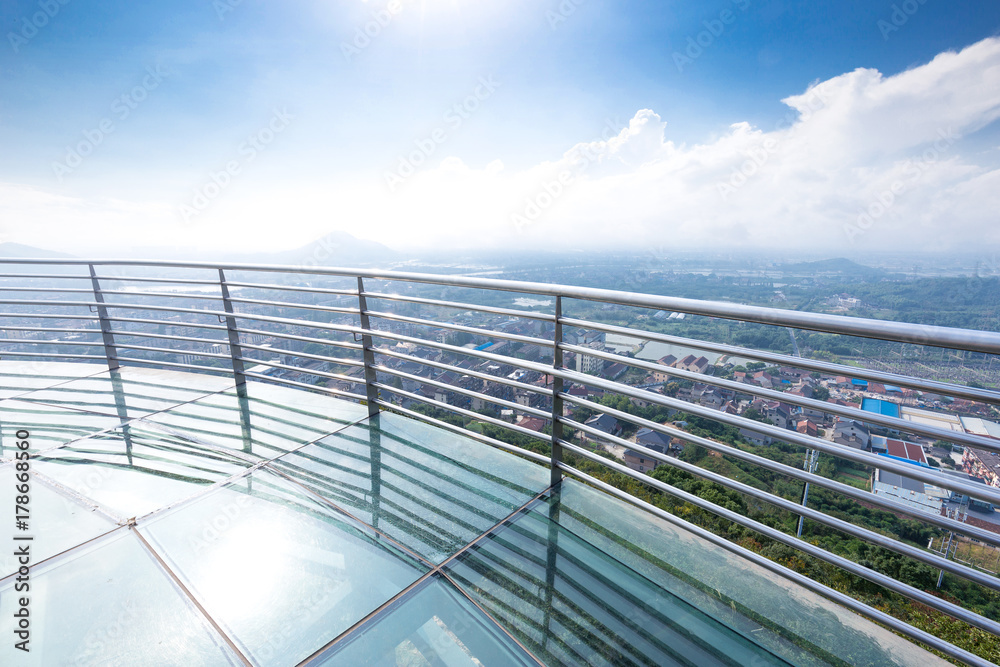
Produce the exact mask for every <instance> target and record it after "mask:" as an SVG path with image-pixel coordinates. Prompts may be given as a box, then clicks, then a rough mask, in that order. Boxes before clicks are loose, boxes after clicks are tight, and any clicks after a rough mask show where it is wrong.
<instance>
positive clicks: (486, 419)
mask: <svg viewBox="0 0 1000 667" xmlns="http://www.w3.org/2000/svg"><path fill="white" fill-rule="evenodd" d="M374 386H375V388H376V389H383V390H385V391H388V392H390V393H392V394H396V395H398V396H405V397H407V398H411V399H413V400H415V401H420V402H421V403H426V404H428V405H433V406H435V407H438V408H441V409H443V410H445V411H447V412H454V413H456V414H460V415H463V416H465V417H469V418H471V419H475V420H477V421H484V422H488V423H490V424H493V425H495V426H500V427H502V428H505V429H507V430H509V431H514V432H515V433H520V434H521V435H527V436H529V437H532V438H537V439H538V440H544V441H546V442H548V441H550V440H551V436H548V435H545V434H544V433H539V432H538V431H532V430H531V429H529V428H524V427H523V426H517V425H516V424H508V423H507V422H505V421H501V420H499V419H494V418H493V417H490V416H488V415H483V414H479V413H478V412H473V411H472V410H466V409H465V408H460V407H457V406H455V405H448V404H447V403H441V402H440V401H435V400H434V399H433V398H427V397H426V396H421V395H420V394H413V393H410V392H408V391H403V390H402V389H396V388H395V387H392V386H390V385H387V384H382V383H381V382H376V383H375V385H374Z"/></svg>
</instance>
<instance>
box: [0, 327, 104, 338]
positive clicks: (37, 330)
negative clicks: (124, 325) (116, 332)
mask: <svg viewBox="0 0 1000 667" xmlns="http://www.w3.org/2000/svg"><path fill="white" fill-rule="evenodd" d="M0 328H2V329H3V330H4V331H33V332H35V333H80V334H92V333H97V334H99V333H101V330H100V329H66V328H60V327H9V326H3V327H0ZM2 340H3V339H0V341H2Z"/></svg>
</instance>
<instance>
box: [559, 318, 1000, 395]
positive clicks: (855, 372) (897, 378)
mask: <svg viewBox="0 0 1000 667" xmlns="http://www.w3.org/2000/svg"><path fill="white" fill-rule="evenodd" d="M560 322H562V323H563V324H564V325H565V326H574V327H579V328H583V329H593V330H596V331H603V332H605V333H613V334H620V335H623V336H629V337H631V338H644V339H646V340H651V341H657V342H660V343H668V344H670V345H677V346H678V347H690V348H693V349H697V350H706V351H708V352H718V353H720V354H723V355H729V356H734V357H746V358H748V359H756V360H758V361H764V362H768V363H771V364H775V365H778V366H791V367H793V368H803V369H806V370H810V371H816V372H818V373H826V374H827V375H834V376H837V375H842V376H845V377H851V378H858V379H863V380H870V381H872V382H879V383H884V384H891V385H898V386H900V387H906V388H907V389H916V390H918V391H926V392H929V393H934V394H945V395H948V396H955V397H957V398H966V399H969V400H971V401H980V402H983V403H991V404H997V405H1000V392H997V391H991V390H989V389H980V388H978V387H966V386H964V385H957V384H951V383H948V382H939V381H937V380H925V379H923V378H917V377H911V376H908V375H898V374H896V373H885V372H882V371H877V370H871V369H868V368H863V367H860V366H845V365H843V364H835V363H833V362H829V361H820V360H818V359H807V358H805V357H793V356H790V355H787V354H780V353H777V352H767V351H764V350H754V349H752V348H747V347H739V346H736V345H727V344H725V343H712V342H708V341H701V340H697V339H693V338H682V337H680V336H671V335H668V334H662V333H657V332H655V331H642V330H640V329H632V328H629V327H621V326H615V325H612V324H603V323H600V322H591V321H588V320H577V319H572V318H568V317H564V318H562V319H560Z"/></svg>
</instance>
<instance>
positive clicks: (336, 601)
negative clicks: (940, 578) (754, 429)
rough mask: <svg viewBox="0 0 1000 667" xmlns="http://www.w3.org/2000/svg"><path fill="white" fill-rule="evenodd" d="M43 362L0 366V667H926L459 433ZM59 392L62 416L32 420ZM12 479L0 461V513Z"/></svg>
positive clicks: (278, 393)
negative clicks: (26, 540)
mask: <svg viewBox="0 0 1000 667" xmlns="http://www.w3.org/2000/svg"><path fill="white" fill-rule="evenodd" d="M67 366H74V365H67V364H45V363H31V364H27V365H26V364H21V363H19V362H16V363H8V362H0V388H3V387H6V388H7V389H8V390H9V391H15V389H14V388H15V387H16V388H18V389H17V390H18V391H20V396H21V398H16V399H7V400H4V399H2V398H0V436H2V440H0V457H3V456H6V457H7V458H8V459H9V458H10V457H12V456H13V453H14V451H15V450H14V449H13V443H14V438H15V437H16V431H17V430H18V429H20V428H25V427H28V428H29V429H30V430H31V438H30V440H31V443H32V444H31V449H30V450H29V451H30V452H31V454H32V456H31V459H30V464H31V471H32V472H31V475H32V476H31V492H30V495H31V503H32V505H31V507H32V510H31V512H32V514H31V519H30V522H29V523H30V530H29V531H25V533H26V535H27V536H31V537H32V538H33V541H32V548H33V550H32V563H31V567H30V574H31V578H32V579H31V581H32V586H33V588H32V596H31V600H32V605H33V607H32V614H33V615H32V619H33V620H32V624H33V625H32V627H33V633H32V642H33V648H34V647H37V651H38V652H37V653H36V652H32V654H30V655H29V656H28V658H27V659H22V658H23V656H22V655H20V653H18V654H17V655H12V654H10V651H11V650H12V644H13V643H12V642H5V643H4V644H2V645H0V664H3V665H6V664H12V665H14V664H16V665H21V664H28V665H35V664H38V665H57V664H94V665H97V664H100V665H133V664H143V665H147V664H148V665H160V664H162V665H179V664H183V665H200V664H206V665H217V664H228V663H243V662H249V663H250V664H253V665H266V666H268V667H270V666H274V667H278V666H285V665H288V666H292V665H297V664H299V663H300V662H301V661H303V660H309V659H310V657H311V656H316V658H315V659H314V660H312V661H311V663H310V664H331V665H333V664H348V665H355V664H392V665H400V666H410V665H422V664H429V665H435V666H437V665H466V664H472V665H486V664H518V663H521V662H522V661H525V660H527V661H528V663H527V664H531V663H530V660H531V659H532V657H534V658H537V659H538V660H540V661H541V662H543V663H545V664H552V665H558V664H593V665H627V664H638V665H670V664H696V665H710V664H749V665H760V666H762V665H769V664H779V665H780V664H794V665H825V664H836V665H843V664H878V665H922V666H923V665H935V664H943V663H941V661H939V660H938V659H937V658H936V657H934V656H933V655H932V654H930V653H928V652H926V651H924V650H923V649H922V648H920V647H919V646H917V645H915V644H912V643H910V642H908V641H907V640H905V639H903V638H901V637H898V636H896V635H894V634H892V633H890V632H888V631H886V630H883V629H882V628H880V627H879V626H876V625H875V624H873V623H871V622H869V621H867V620H866V619H864V618H862V617H861V616H859V615H857V614H855V613H853V612H851V611H849V610H847V609H845V608H843V607H840V606H839V605H837V604H834V603H832V602H830V601H828V600H826V599H825V598H822V597H820V596H818V595H816V594H814V593H812V592H810V591H807V590H805V589H803V588H802V587H801V586H799V585H797V584H795V583H792V582H791V581H790V580H787V579H785V578H783V577H781V576H779V575H777V574H775V573H772V572H770V571H768V570H765V569H763V568H761V567H759V566H757V565H754V564H753V563H751V562H749V561H746V560H744V559H743V558H741V557H740V556H738V555H736V554H734V553H732V552H729V551H726V550H724V549H721V548H719V547H716V546H714V545H712V544H710V543H708V542H706V541H704V540H703V539H701V538H699V537H697V536H696V535H695V534H693V533H691V532H690V531H688V530H686V529H684V528H683V527H679V526H676V525H674V524H672V523H669V522H666V521H663V520H661V519H658V518H656V517H654V516H652V515H650V514H648V513H646V512H644V511H642V510H640V509H638V508H636V507H634V506H632V505H629V504H627V503H624V502H622V501H620V500H618V499H615V498H613V497H611V496H608V495H606V494H604V493H602V492H600V491H597V490H594V489H592V488H590V487H587V486H586V485H584V484H582V483H579V482H576V481H573V480H569V479H568V480H565V481H564V482H563V483H562V484H561V485H560V486H559V487H558V488H557V489H556V490H555V491H553V490H552V489H549V488H547V485H548V478H549V473H548V468H547V467H545V466H539V465H536V464H534V463H531V462H529V461H525V460H522V459H519V458H518V457H516V456H514V455H512V454H510V453H507V452H503V451H501V450H497V449H494V448H492V447H490V446H488V445H486V444H483V443H481V442H478V441H476V440H473V439H469V438H465V437H461V436H458V435H455V434H453V433H451V432H448V431H444V430H440V429H437V428H435V427H433V426H430V425H427V424H425V423H422V422H419V421H415V420H411V419H409V418H406V417H402V416H400V415H395V414H391V413H383V414H382V415H380V416H379V417H377V418H374V419H372V420H368V419H367V408H366V407H365V406H362V405H359V404H357V403H352V402H348V401H344V400H340V399H335V398H331V397H329V396H325V395H320V394H317V393H312V392H305V391H302V390H297V389H290V388H285V387H277V386H273V385H270V384H267V383H264V382H255V381H252V382H249V383H248V384H247V385H246V391H245V395H244V396H241V395H240V392H238V391H236V390H235V388H233V387H228V388H227V387H225V386H223V387H222V388H221V389H219V387H220V386H221V385H222V384H224V383H225V382H228V380H227V378H219V377H214V376H209V375H196V374H186V373H177V372H173V371H146V370H144V369H135V368H127V369H123V370H122V373H121V374H120V378H121V382H120V383H118V384H117V385H116V383H115V382H114V381H113V380H112V379H111V374H110V373H109V372H108V371H106V370H105V371H103V372H101V371H96V372H95V370H96V369H98V368H99V367H97V366H88V365H83V364H81V365H78V366H76V368H67ZM7 370H9V371H10V372H7ZM83 376H91V377H83ZM223 381H225V382H223ZM45 383H51V385H46V384H45ZM74 383H75V384H76V386H75V388H73V391H74V392H77V393H76V394H75V395H76V396H77V398H79V400H78V401H75V402H74V401H65V402H58V403H56V404H53V403H51V402H50V401H54V400H56V399H60V398H65V397H67V396H69V395H70V394H67V393H66V391H65V389H62V388H63V387H64V386H69V385H73V384H74ZM116 386H117V387H119V388H120V389H121V391H120V392H119V393H118V394H117V396H116V394H115V387H116ZM84 388H92V389H93V391H94V395H88V392H89V391H90V389H87V390H86V391H84ZM109 388H110V393H108V392H109ZM24 389H31V391H27V392H25V391H21V390H24ZM46 392H48V393H46ZM0 396H3V394H2V393H0ZM190 396H194V397H195V400H192V401H190V402H183V400H184V399H186V398H188V397H190ZM37 397H44V398H45V402H38V401H36V400H35V399H36V398H37ZM109 397H111V398H109ZM116 397H117V398H120V399H121V400H119V401H118V403H116V402H115V398H116ZM122 401H123V403H122ZM81 406H86V407H87V408H88V410H80V409H78V408H79V407H81ZM119 408H121V410H120V409H119ZM152 409H158V410H159V411H158V412H156V413H154V414H146V412H147V411H149V410H152ZM90 410H100V411H101V414H97V413H95V412H92V411H90ZM124 420H128V421H127V423H122V422H123V421H124ZM309 443H313V444H309ZM13 473H14V466H13V465H12V464H11V462H10V461H8V462H7V463H0V485H3V489H2V491H0V502H4V501H5V502H6V505H7V506H8V507H10V506H11V505H12V504H14V502H15V501H16V497H15V496H13V495H11V494H12V492H13V489H14V484H13V482H14V476H13ZM540 494H541V496H540ZM525 506H526V509H520V510H519V508H525ZM512 512H516V513H515V514H514V515H513V516H511V513H512ZM348 515H350V516H348ZM133 517H134V518H135V519H134V523H133V522H132V521H130V520H131V519H132V518H133ZM352 517H356V519H355V518H352ZM506 517H510V519H509V520H507V521H505V522H504V523H503V525H502V526H501V527H500V528H498V529H496V530H493V526H495V525H496V524H497V523H498V522H500V521H502V520H503V519H505V518H506ZM116 525H118V528H117V529H116V528H115V526H116ZM14 530H15V527H14V525H13V517H11V525H10V527H9V529H8V531H9V533H13V532H14ZM109 531H112V532H110V534H107V533H108V532H109ZM143 540H146V542H147V543H146V544H144V543H143ZM470 545H471V546H470ZM8 551H12V550H10V549H5V550H4V552H3V555H0V619H3V620H0V633H2V634H4V635H5V636H8V638H10V637H11V636H12V635H11V634H10V630H11V628H12V625H11V623H12V619H13V615H12V614H13V605H14V604H15V601H16V598H15V595H14V594H15V593H16V591H13V590H12V588H13V584H14V583H15V577H16V576H19V575H15V574H12V572H13V570H12V566H13V565H15V561H12V560H11V558H10V556H9V555H8V554H7V552H8ZM4 577H6V578H4ZM421 577H424V579H423V581H420V583H418V584H417V585H416V586H413V587H412V588H410V587H411V586H412V585H413V584H414V583H416V582H418V581H419V580H420V579H421ZM456 584H457V586H458V588H456V587H455V585H456ZM473 601H474V602H473ZM477 605H478V606H477ZM484 610H485V611H484ZM498 624H499V625H498ZM125 626H127V628H128V631H127V632H123V630H122V628H123V627H125ZM512 638H513V639H512ZM515 640H516V641H515ZM518 642H520V644H521V645H523V648H522V647H520V646H518ZM525 649H526V650H527V652H525Z"/></svg>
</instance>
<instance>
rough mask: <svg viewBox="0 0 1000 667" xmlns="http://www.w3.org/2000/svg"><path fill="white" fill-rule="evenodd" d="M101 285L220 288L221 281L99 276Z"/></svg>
mask: <svg viewBox="0 0 1000 667" xmlns="http://www.w3.org/2000/svg"><path fill="white" fill-rule="evenodd" d="M97 279H98V280H99V281H101V283H102V284H103V283H105V282H115V281H118V282H129V283H161V284H164V285H211V286H212V287H218V286H219V280H218V279H215V280H208V279H206V280H200V279H197V278H140V277H139V276H97Z"/></svg>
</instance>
